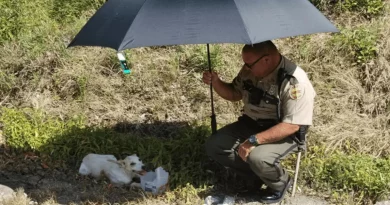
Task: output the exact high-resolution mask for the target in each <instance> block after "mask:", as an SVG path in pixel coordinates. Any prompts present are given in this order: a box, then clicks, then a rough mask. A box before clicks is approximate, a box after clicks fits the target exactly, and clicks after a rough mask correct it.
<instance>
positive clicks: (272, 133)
mask: <svg viewBox="0 0 390 205" xmlns="http://www.w3.org/2000/svg"><path fill="white" fill-rule="evenodd" d="M298 130H299V125H295V124H290V123H285V122H281V123H279V124H277V125H275V126H273V127H271V128H269V129H268V130H265V131H263V132H260V133H258V134H257V135H256V138H257V142H258V143H259V144H266V143H272V142H276V141H279V140H281V139H283V138H285V137H287V136H290V135H292V134H294V133H296V132H297V131H298Z"/></svg>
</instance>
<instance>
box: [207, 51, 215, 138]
mask: <svg viewBox="0 0 390 205" xmlns="http://www.w3.org/2000/svg"><path fill="white" fill-rule="evenodd" d="M207 60H208V64H209V71H210V73H211V72H212V69H211V58H210V46H209V44H207ZM210 98H211V132H212V134H215V133H216V132H217V119H216V117H215V112H214V100H213V98H214V97H213V82H211V83H210Z"/></svg>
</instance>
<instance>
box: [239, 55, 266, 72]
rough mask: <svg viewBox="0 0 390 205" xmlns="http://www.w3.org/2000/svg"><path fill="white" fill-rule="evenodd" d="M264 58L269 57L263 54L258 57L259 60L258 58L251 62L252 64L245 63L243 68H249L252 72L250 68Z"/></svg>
mask: <svg viewBox="0 0 390 205" xmlns="http://www.w3.org/2000/svg"><path fill="white" fill-rule="evenodd" d="M266 56H269V54H264V55H262V56H260V58H258V59H257V60H256V61H255V62H253V63H252V64H250V65H249V64H247V63H245V66H246V67H247V68H249V69H250V70H252V67H253V66H254V65H255V64H256V63H257V62H259V61H260V60H261V59H262V58H264V57H266Z"/></svg>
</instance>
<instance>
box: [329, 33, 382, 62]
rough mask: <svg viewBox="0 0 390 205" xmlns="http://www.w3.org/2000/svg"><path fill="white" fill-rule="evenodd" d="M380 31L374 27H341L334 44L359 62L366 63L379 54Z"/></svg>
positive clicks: (333, 41)
mask: <svg viewBox="0 0 390 205" xmlns="http://www.w3.org/2000/svg"><path fill="white" fill-rule="evenodd" d="M377 40H378V31H377V30H376V29H375V28H374V27H364V26H359V27H356V28H352V29H341V33H340V34H338V35H335V37H334V38H333V40H332V41H330V42H331V43H332V44H334V45H335V46H336V48H338V49H339V50H340V51H342V52H343V53H345V54H349V55H351V57H352V60H354V61H356V62H357V63H358V64H364V63H367V62H368V61H370V60H372V59H374V58H375V57H376V56H377V47H376V45H377Z"/></svg>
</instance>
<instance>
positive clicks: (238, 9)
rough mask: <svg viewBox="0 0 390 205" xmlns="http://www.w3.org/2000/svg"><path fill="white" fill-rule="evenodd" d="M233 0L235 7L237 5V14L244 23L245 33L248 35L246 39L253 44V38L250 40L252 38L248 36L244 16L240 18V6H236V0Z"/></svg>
mask: <svg viewBox="0 0 390 205" xmlns="http://www.w3.org/2000/svg"><path fill="white" fill-rule="evenodd" d="M233 1H234V4H235V5H236V7H237V11H238V14H239V16H240V18H241V21H242V24H243V25H244V28H245V31H246V34H247V35H248V39H249V41H250V43H251V44H253V40H252V39H251V38H250V36H249V32H248V28H247V26H246V24H245V21H244V18H242V15H241V13H240V8H239V7H238V6H237V2H236V0H233Z"/></svg>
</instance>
